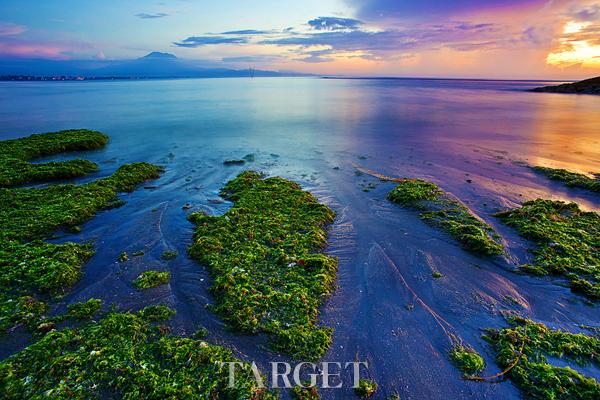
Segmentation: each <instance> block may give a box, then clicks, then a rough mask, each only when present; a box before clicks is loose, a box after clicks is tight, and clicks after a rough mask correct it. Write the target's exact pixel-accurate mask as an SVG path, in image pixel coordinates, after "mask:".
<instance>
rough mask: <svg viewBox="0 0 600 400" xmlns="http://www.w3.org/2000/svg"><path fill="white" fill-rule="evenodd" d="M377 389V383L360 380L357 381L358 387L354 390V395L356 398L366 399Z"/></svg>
mask: <svg viewBox="0 0 600 400" xmlns="http://www.w3.org/2000/svg"><path fill="white" fill-rule="evenodd" d="M377 388H378V385H377V382H375V381H372V380H369V379H361V380H359V381H358V386H357V387H355V388H354V393H356V395H357V396H358V397H361V398H363V399H367V398H369V397H372V396H373V395H374V394H375V392H376V391H377Z"/></svg>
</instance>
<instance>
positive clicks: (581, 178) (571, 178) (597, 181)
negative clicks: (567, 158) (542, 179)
mask: <svg viewBox="0 0 600 400" xmlns="http://www.w3.org/2000/svg"><path fill="white" fill-rule="evenodd" d="M533 170H534V171H536V172H539V173H540V174H543V175H546V176H547V177H548V178H550V179H553V180H556V181H561V182H564V183H565V185H567V186H569V187H577V188H582V189H587V190H591V191H592V192H600V174H594V178H590V177H589V176H587V175H584V174H579V173H577V172H571V171H567V170H566V169H557V168H548V167H539V166H538V167H533Z"/></svg>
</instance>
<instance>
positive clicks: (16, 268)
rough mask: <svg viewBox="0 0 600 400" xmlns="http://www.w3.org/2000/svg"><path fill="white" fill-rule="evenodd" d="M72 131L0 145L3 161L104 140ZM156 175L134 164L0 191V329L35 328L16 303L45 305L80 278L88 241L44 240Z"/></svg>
mask: <svg viewBox="0 0 600 400" xmlns="http://www.w3.org/2000/svg"><path fill="white" fill-rule="evenodd" d="M72 132H73V131H64V132H56V133H52V134H42V135H33V136H30V137H28V138H24V139H16V140H9V141H0V150H1V151H2V152H3V153H2V156H3V157H5V158H6V157H17V158H19V157H21V158H23V159H28V158H32V157H35V156H42V155H47V154H54V153H56V152H59V151H75V150H84V149H89V148H95V147H94V146H96V147H98V146H100V145H103V143H106V140H107V139H106V138H105V136H104V135H102V134H99V133H97V132H93V131H81V132H80V134H79V135H76V134H72ZM78 132H79V131H78ZM61 135H64V140H61V139H60V138H61ZM43 146H47V148H46V147H43ZM9 151H14V154H13V155H12V156H11V154H12V153H9ZM160 171H161V169H160V168H159V167H157V166H154V165H151V164H147V163H134V164H128V165H123V166H121V167H120V168H119V169H118V170H117V171H116V172H115V173H113V174H112V175H111V176H109V177H107V178H103V179H99V180H96V181H92V182H89V183H86V184H82V185H50V186H47V187H41V188H0V225H1V226H2V229H1V230H0V330H1V331H6V330H8V329H11V328H13V327H15V326H18V325H26V326H28V327H30V326H34V325H37V324H38V323H39V321H40V320H39V317H41V313H34V315H29V314H28V313H26V312H25V313H24V312H23V311H22V309H23V304H21V303H22V302H21V301H19V299H23V298H28V297H31V298H32V299H34V300H35V301H40V300H44V301H45V300H47V299H49V298H52V297H55V296H60V295H63V294H64V293H65V292H66V291H67V289H68V288H70V287H71V286H73V285H74V284H75V283H76V282H77V281H78V280H79V278H80V276H81V272H80V270H81V267H82V266H83V264H84V263H85V262H86V261H87V260H88V259H89V258H90V257H91V256H92V255H93V249H92V246H91V244H89V243H72V242H67V243H63V244H54V243H48V242H45V241H44V239H46V238H47V237H48V236H50V235H51V234H52V233H53V232H55V231H57V230H60V229H64V230H69V228H72V227H79V225H80V224H82V223H84V222H86V221H87V220H89V219H90V218H92V217H93V216H94V215H95V214H96V213H97V212H98V211H101V210H105V209H109V208H113V207H116V206H119V205H121V204H122V202H121V201H120V200H119V199H118V197H117V193H118V192H124V191H131V190H133V189H134V188H135V186H136V185H137V184H139V183H141V182H143V181H145V180H148V179H153V178H156V177H158V175H159V173H160ZM24 179H25V178H24ZM27 179H29V178H27ZM28 315H29V316H28Z"/></svg>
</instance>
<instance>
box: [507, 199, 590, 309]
mask: <svg viewBox="0 0 600 400" xmlns="http://www.w3.org/2000/svg"><path fill="white" fill-rule="evenodd" d="M496 216H497V217H498V218H500V219H501V220H502V221H503V222H504V223H506V224H507V225H509V226H511V227H513V228H515V229H516V230H517V231H518V232H519V234H520V235H521V236H523V237H524V238H526V239H528V240H531V241H532V242H534V243H535V244H536V245H537V248H536V249H534V250H533V252H534V254H535V263H534V265H525V266H522V270H523V271H524V272H528V273H532V274H535V275H558V276H563V277H565V278H567V279H569V280H570V281H571V289H572V290H573V291H575V292H579V293H582V294H584V295H585V296H587V297H588V298H589V299H591V300H599V299H600V284H599V282H600V269H599V268H598V266H600V252H599V251H598V249H600V215H598V214H597V213H595V212H585V211H582V210H581V209H580V208H579V206H578V205H577V204H575V203H565V202H562V201H552V200H543V199H537V200H532V201H528V202H526V203H523V206H522V207H520V208H517V209H514V210H508V211H504V212H501V213H498V214H496Z"/></svg>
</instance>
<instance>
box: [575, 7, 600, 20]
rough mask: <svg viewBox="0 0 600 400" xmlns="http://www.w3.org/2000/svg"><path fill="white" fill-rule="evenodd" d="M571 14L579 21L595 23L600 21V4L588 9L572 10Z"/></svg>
mask: <svg viewBox="0 0 600 400" xmlns="http://www.w3.org/2000/svg"><path fill="white" fill-rule="evenodd" d="M569 14H570V15H571V16H572V17H573V18H576V19H577V20H579V21H584V22H594V21H597V20H599V19H600V4H592V5H589V6H587V7H575V8H572V9H571V11H570V13H569Z"/></svg>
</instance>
